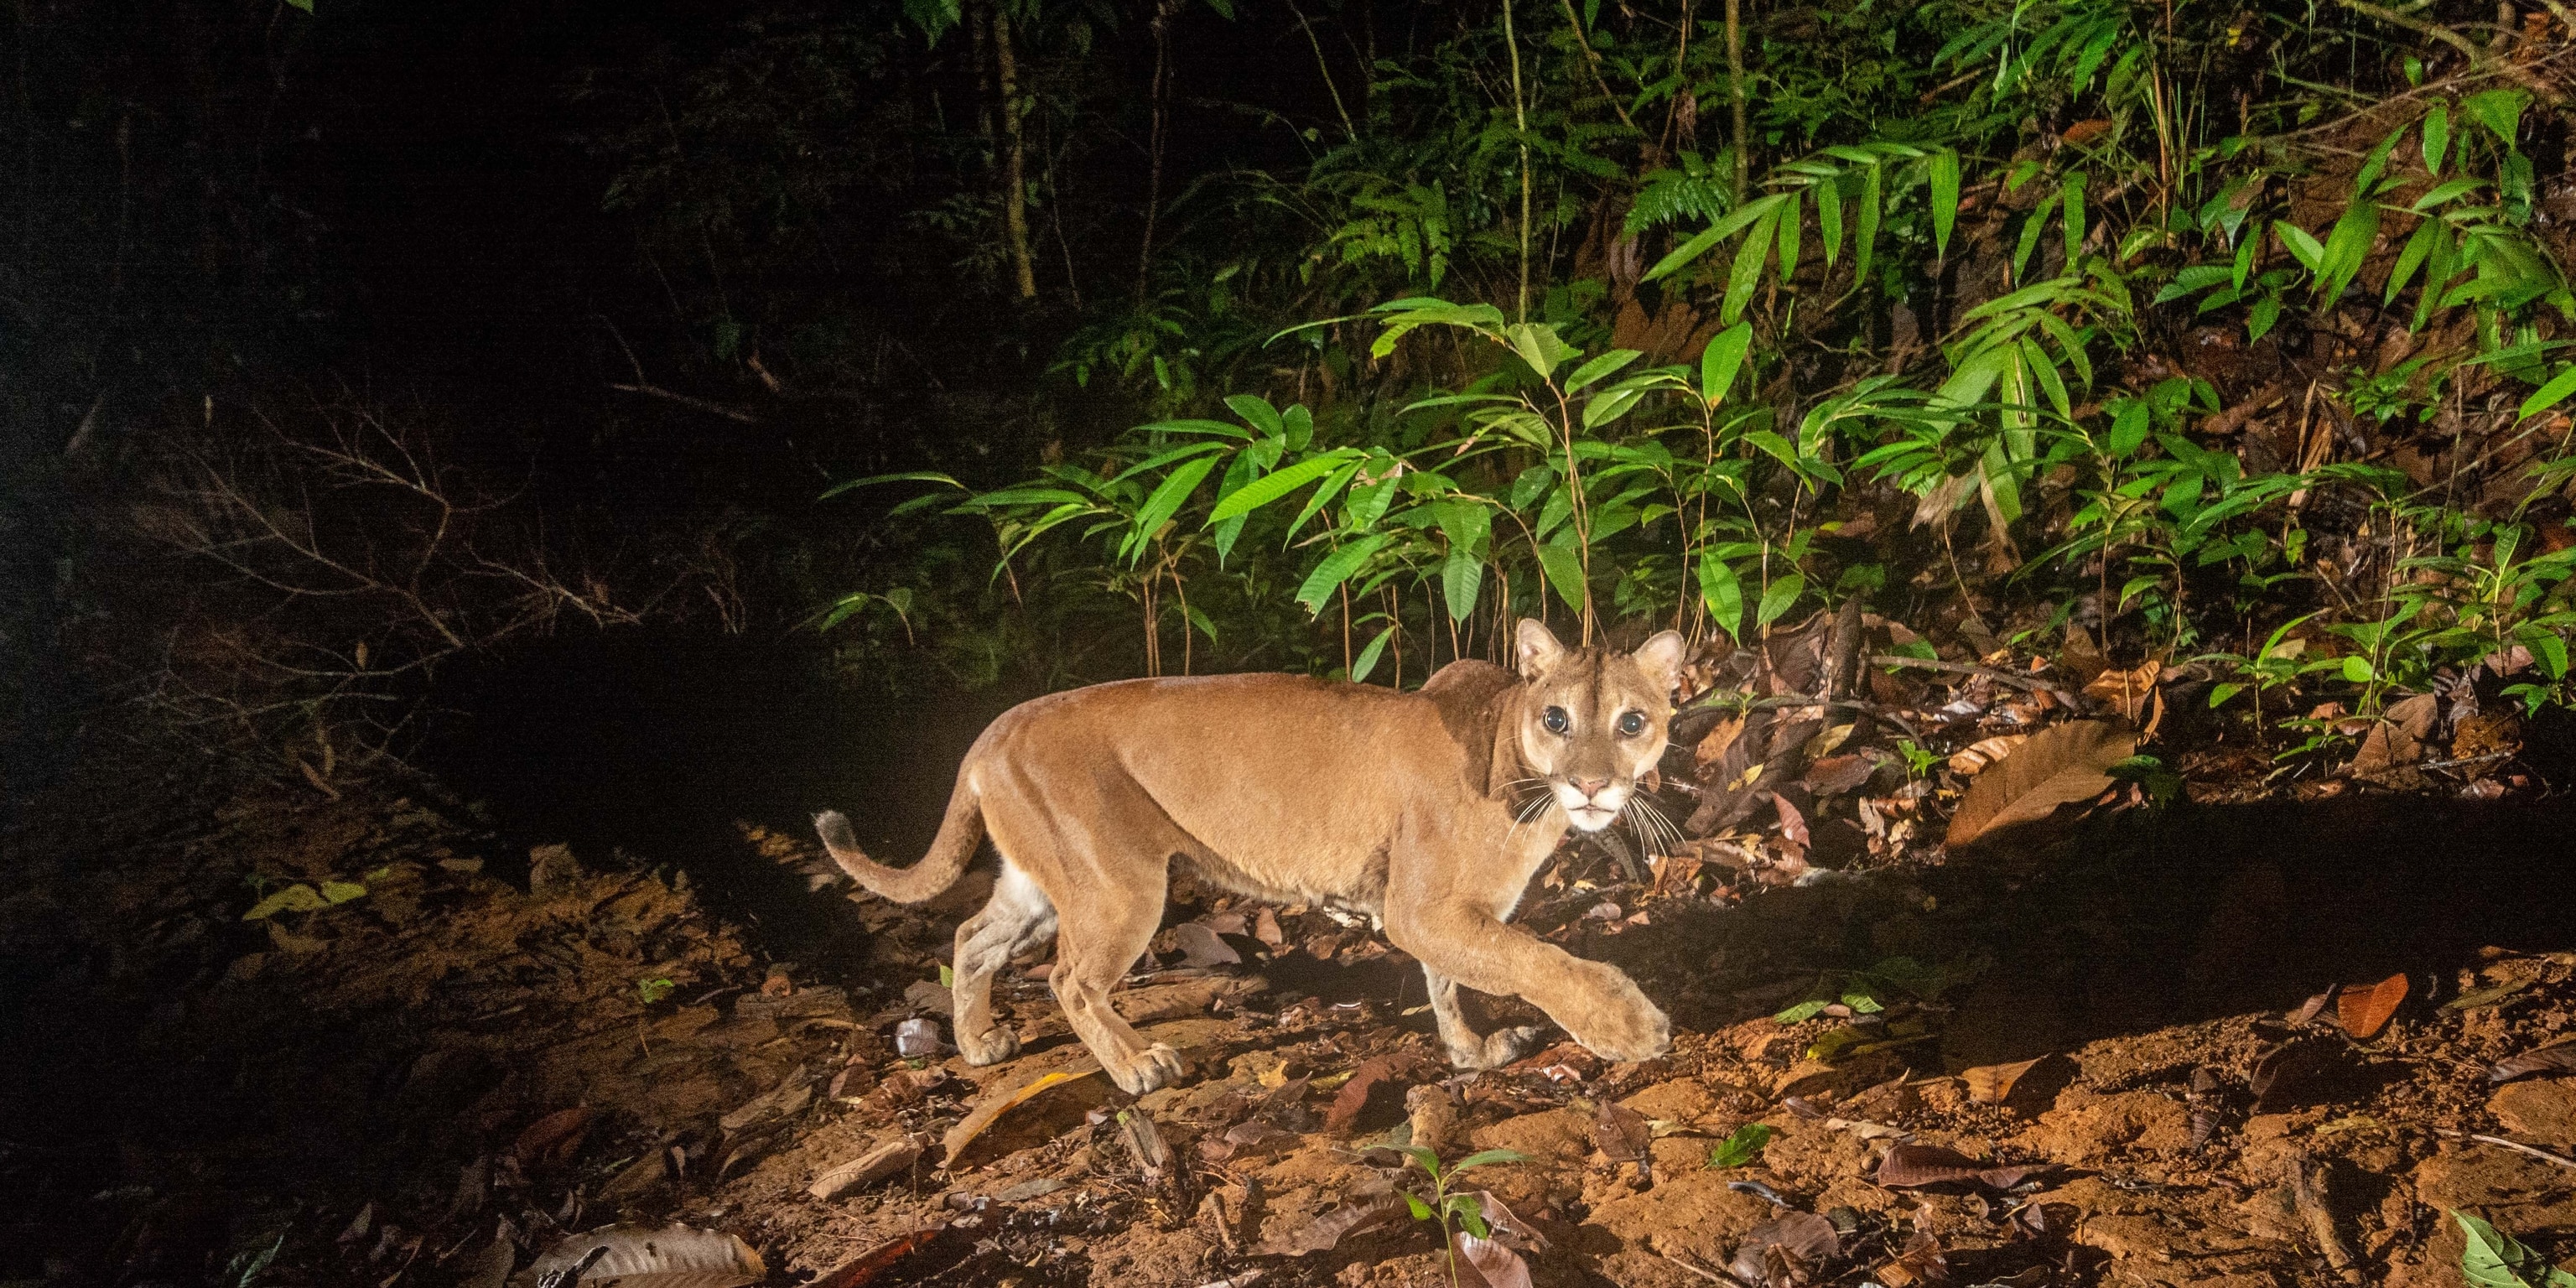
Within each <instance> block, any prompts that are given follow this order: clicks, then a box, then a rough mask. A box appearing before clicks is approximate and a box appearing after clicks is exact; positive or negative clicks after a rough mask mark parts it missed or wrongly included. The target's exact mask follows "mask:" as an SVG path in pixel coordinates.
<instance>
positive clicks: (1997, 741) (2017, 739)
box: [1950, 733, 2030, 778]
mask: <svg viewBox="0 0 2576 1288" xmlns="http://www.w3.org/2000/svg"><path fill="white" fill-rule="evenodd" d="M2028 741H2030V735H2029V734H2026V733H1999V734H1996V735H1995V736H1994V737H1992V738H1987V739H1985V740H1983V741H1981V742H1977V743H1974V744H1972V745H1970V746H1968V747H1966V748H1963V749H1962V750H1960V751H1959V752H1957V753H1956V754H1954V755H1952V756H1951V757H1950V772H1951V773H1954V774H1957V775H1958V776H1959V777H1961V778H1974V777H1976V776H1977V775H1978V773H1980V772H1981V771H1983V770H1984V769H1985V768H1986V767H1987V766H1988V765H1991V764H1994V763H1995V762H1996V761H1999V760H2002V759H2003V758H2004V757H2006V756H2009V755H2011V754H2012V749H2013V748H2015V747H2018V746H2020V745H2022V744H2023V743H2025V742H2028Z"/></svg>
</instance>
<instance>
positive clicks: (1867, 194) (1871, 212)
mask: <svg viewBox="0 0 2576 1288" xmlns="http://www.w3.org/2000/svg"><path fill="white" fill-rule="evenodd" d="M1884 169H1885V167H1882V166H1876V165H1873V166H1869V167H1866V168H1865V169H1863V170H1862V171H1861V180H1860V217H1859V218H1858V219H1857V220H1855V221H1854V222H1853V224H1852V280H1853V281H1855V282H1866V281H1868V280H1869V265H1870V257H1871V256H1872V255H1874V254H1876V253H1877V250H1878V217H1879V213H1880V210H1881V208H1882V207H1883V206H1884V205H1885V204H1886V201H1885V197H1886V192H1885V189H1886V184H1887V179H1886V176H1885V175H1884V174H1883V173H1882V171H1883V170H1884Z"/></svg>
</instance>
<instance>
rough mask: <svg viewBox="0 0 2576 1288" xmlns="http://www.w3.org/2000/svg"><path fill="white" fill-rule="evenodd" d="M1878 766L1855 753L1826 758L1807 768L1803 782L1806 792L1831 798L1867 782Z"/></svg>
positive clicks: (1867, 758)
mask: <svg viewBox="0 0 2576 1288" xmlns="http://www.w3.org/2000/svg"><path fill="white" fill-rule="evenodd" d="M1877 770H1878V766H1877V765H1876V764H1874V763H1872V762H1871V760H1870V758H1869V757H1867V756H1863V755H1860V754H1859V753H1857V752H1855V753H1853V754H1851V755H1847V756H1827V757H1825V758H1824V759H1822V760H1819V761H1816V762H1815V763H1814V764H1811V765H1809V766H1807V776H1806V778H1805V779H1804V780H1803V781H1804V782H1805V783H1806V785H1807V790H1808V791H1811V792H1814V793H1815V794H1816V795H1818V796H1833V795H1836V794H1839V793H1842V792H1847V791H1850V790H1851V789H1853V788H1855V787H1858V786H1860V785H1861V784H1862V783H1865V782H1868V781H1869V776H1870V775H1871V774H1873V773H1875V772H1877Z"/></svg>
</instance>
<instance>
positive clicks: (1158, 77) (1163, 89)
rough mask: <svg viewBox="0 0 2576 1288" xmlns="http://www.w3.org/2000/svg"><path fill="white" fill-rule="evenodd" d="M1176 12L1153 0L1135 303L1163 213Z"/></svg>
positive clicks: (1146, 279) (1168, 3)
mask: <svg viewBox="0 0 2576 1288" xmlns="http://www.w3.org/2000/svg"><path fill="white" fill-rule="evenodd" d="M1179 11H1180V5H1179V4H1177V3H1175V0H1154V17H1153V24H1152V25H1153V30H1154V86H1153V90H1152V92H1151V95H1150V97H1151V99H1152V104H1153V106H1152V111H1153V127H1152V131H1151V134H1150V136H1149V139H1148V142H1147V143H1146V147H1145V153H1146V157H1147V160H1148V168H1147V171H1146V178H1145V240H1144V243H1143V244H1142V245H1141V246H1140V247H1139V248H1138V249H1137V251H1136V302H1137V303H1138V304H1140V305H1141V304H1143V303H1144V302H1145V296H1146V294H1147V292H1148V291H1149V290H1150V289H1151V287H1152V284H1153V276H1154V223H1155V221H1156V219H1158V218H1159V217H1160V216H1161V215H1162V213H1163V122H1164V120H1165V118H1166V117H1168V116H1169V115H1170V114H1171V113H1170V105H1171V97H1172V16H1173V15H1174V14H1176V13H1178V12H1179Z"/></svg>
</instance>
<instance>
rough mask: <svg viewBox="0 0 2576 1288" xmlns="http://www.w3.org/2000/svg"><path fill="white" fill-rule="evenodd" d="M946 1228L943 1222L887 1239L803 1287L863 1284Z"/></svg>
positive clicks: (854, 1287) (857, 1286)
mask: <svg viewBox="0 0 2576 1288" xmlns="http://www.w3.org/2000/svg"><path fill="white" fill-rule="evenodd" d="M947 1228H948V1224H947V1222H944V1221H943V1222H941V1223H939V1224H937V1225H933V1226H926V1227H924V1228H922V1229H919V1230H915V1231H913V1232H912V1233H910V1234H907V1235H902V1236H899V1237H896V1238H892V1239H888V1240H886V1241H885V1242H883V1243H880V1244H878V1245H877V1246H875V1247H873V1248H870V1249H868V1250H867V1251H866V1252H863V1253H860V1254H859V1255H858V1256H856V1257H853V1258H851V1259H850V1260H848V1261H845V1262H843V1263H841V1265H840V1266H839V1267H837V1268H835V1269H834V1270H833V1271H832V1272H831V1273H830V1274H827V1275H824V1276H823V1277H822V1278H820V1279H817V1280H815V1281H814V1282H812V1283H810V1284H807V1285H805V1288H865V1286H866V1285H868V1284H870V1283H873V1282H875V1281H876V1278H877V1276H879V1275H882V1274H884V1273H885V1272H886V1271H887V1270H889V1269H891V1268H893V1266H894V1264H895V1263H896V1262H898V1261H901V1260H903V1259H904V1258H905V1257H908V1256H910V1255H912V1251H913V1249H915V1248H918V1247H920V1246H921V1245H923V1244H925V1243H928V1242H930V1241H931V1240H932V1239H933V1238H936V1237H938V1234H939V1232H940V1231H942V1230H945V1229H947Z"/></svg>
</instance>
